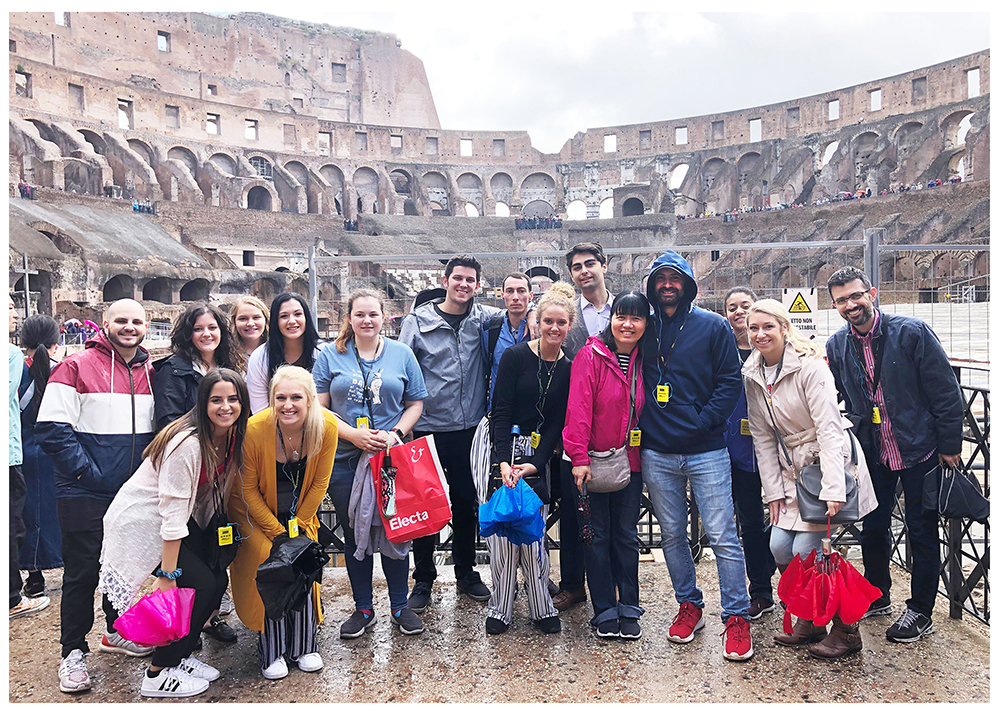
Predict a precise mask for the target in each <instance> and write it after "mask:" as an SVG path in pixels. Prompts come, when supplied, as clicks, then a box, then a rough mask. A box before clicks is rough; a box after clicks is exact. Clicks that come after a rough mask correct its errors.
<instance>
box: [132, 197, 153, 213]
mask: <svg viewBox="0 0 1000 714" xmlns="http://www.w3.org/2000/svg"><path fill="white" fill-rule="evenodd" d="M132 213H149V214H150V215H155V214H156V208H155V207H154V206H153V202H152V201H139V200H136V199H132Z"/></svg>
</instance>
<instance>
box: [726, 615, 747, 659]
mask: <svg viewBox="0 0 1000 714" xmlns="http://www.w3.org/2000/svg"><path fill="white" fill-rule="evenodd" d="M722 635H723V636H724V637H725V638H726V641H725V645H724V646H723V648H722V656H723V657H725V658H726V659H729V660H733V661H734V662H741V661H743V660H745V659H750V658H751V657H753V644H752V643H751V642H750V623H749V622H747V621H746V620H744V619H743V618H742V617H739V616H738V615H733V616H732V617H730V618H729V620H728V621H727V622H726V630H725V632H723V633H722Z"/></svg>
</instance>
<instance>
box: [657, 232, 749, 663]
mask: <svg viewBox="0 0 1000 714" xmlns="http://www.w3.org/2000/svg"><path fill="white" fill-rule="evenodd" d="M646 294H647V295H648V297H649V302H650V304H651V305H652V306H653V312H654V315H653V319H652V320H650V323H649V326H648V327H647V329H646V334H645V336H644V337H643V352H642V361H643V373H642V374H643V381H644V382H645V388H646V392H647V394H646V406H645V408H644V409H643V411H642V416H641V417H640V419H639V427H640V429H641V437H640V438H641V454H642V478H643V481H644V482H645V484H646V488H647V490H648V491H649V499H650V501H651V502H652V504H653V512H654V513H655V514H656V520H657V522H658V523H659V525H660V533H661V539H662V543H663V555H664V557H665V559H666V562H667V569H668V571H669V573H670V581H671V583H672V584H673V588H674V593H675V597H676V598H677V602H678V603H680V611H679V612H678V613H677V616H676V617H675V618H674V621H673V624H672V625H671V626H670V630H669V631H668V634H667V638H668V639H670V640H671V641H672V642H678V643H682V644H683V643H687V642H690V641H691V640H693V639H694V636H695V633H696V632H697V631H698V630H700V629H701V628H703V627H704V626H705V619H704V617H703V615H702V612H703V610H704V608H705V601H704V598H703V597H702V593H701V590H700V589H699V588H698V586H697V584H696V582H695V568H694V560H693V559H692V557H691V550H690V547H689V546H688V540H687V520H688V506H687V485H688V484H689V483H690V485H691V491H692V494H693V496H694V499H695V501H696V503H697V504H698V509H699V513H700V515H701V521H702V523H703V524H704V527H705V531H706V532H707V534H708V538H709V542H710V544H711V547H712V551H713V553H714V554H715V558H716V564H717V566H718V570H719V590H720V594H721V599H722V620H723V623H724V625H725V638H724V639H725V642H724V645H723V656H724V657H725V658H726V659H729V660H746V659H749V658H750V657H752V656H753V645H752V643H751V640H750V623H749V622H748V620H747V616H748V614H749V609H750V596H749V594H748V592H747V586H746V580H745V566H744V562H743V551H742V549H741V548H740V541H739V537H738V536H737V533H736V522H735V519H734V512H733V497H732V474H731V470H730V461H729V452H728V450H727V449H726V442H725V437H724V434H725V430H726V420H727V419H728V418H729V416H730V415H731V414H732V413H733V408H734V407H735V406H736V402H737V400H738V399H739V395H740V390H741V389H742V381H741V379H740V361H739V357H738V355H737V351H736V342H735V340H734V339H733V333H732V330H731V329H730V328H729V324H728V323H727V322H726V319H725V318H723V317H722V316H720V315H717V314H715V313H714V312H709V311H707V310H703V309H702V308H700V307H696V306H695V305H694V299H695V297H696V296H697V294H698V284H697V283H696V282H695V279H694V274H693V273H692V271H691V266H690V265H688V262H687V261H686V260H684V258H682V257H681V256H680V255H678V254H677V253H675V252H673V251H667V252H666V253H664V254H663V255H661V256H660V257H659V258H657V259H656V261H655V262H654V263H653V266H652V268H651V270H650V273H649V278H648V279H647V283H646Z"/></svg>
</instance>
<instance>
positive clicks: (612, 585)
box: [574, 471, 645, 627]
mask: <svg viewBox="0 0 1000 714" xmlns="http://www.w3.org/2000/svg"><path fill="white" fill-rule="evenodd" d="M574 488H576V486H575V485H574ZM589 498H590V523H591V525H592V526H593V527H594V540H593V542H592V543H587V544H585V545H584V546H583V555H584V562H585V563H586V567H587V585H588V586H589V589H590V601H591V603H592V604H593V606H594V617H593V619H592V620H591V621H590V624H591V625H594V626H595V627H596V626H597V625H599V624H601V623H602V622H607V621H608V620H617V619H618V618H620V617H635V618H638V617H640V616H641V615H642V613H643V612H645V610H643V609H642V608H641V607H639V536H638V532H637V528H636V522H637V521H638V520H639V503H640V501H641V500H642V475H641V474H640V473H638V472H636V471H633V472H632V479H631V480H630V481H629V484H628V486H626V487H625V488H623V489H622V490H621V491H615V492H614V493H591V494H590V495H589ZM616 588H617V590H618V596H617V598H616V597H615V589H616Z"/></svg>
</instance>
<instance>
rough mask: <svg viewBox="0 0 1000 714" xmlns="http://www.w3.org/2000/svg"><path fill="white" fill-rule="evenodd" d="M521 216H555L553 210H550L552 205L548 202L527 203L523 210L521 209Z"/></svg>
mask: <svg viewBox="0 0 1000 714" xmlns="http://www.w3.org/2000/svg"><path fill="white" fill-rule="evenodd" d="M521 215H522V216H525V217H527V218H530V217H532V216H535V217H541V218H553V217H555V215H556V212H555V209H554V208H552V204H551V203H549V202H548V201H540V200H535V201H528V203H527V204H526V205H525V207H524V208H523V209H521Z"/></svg>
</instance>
